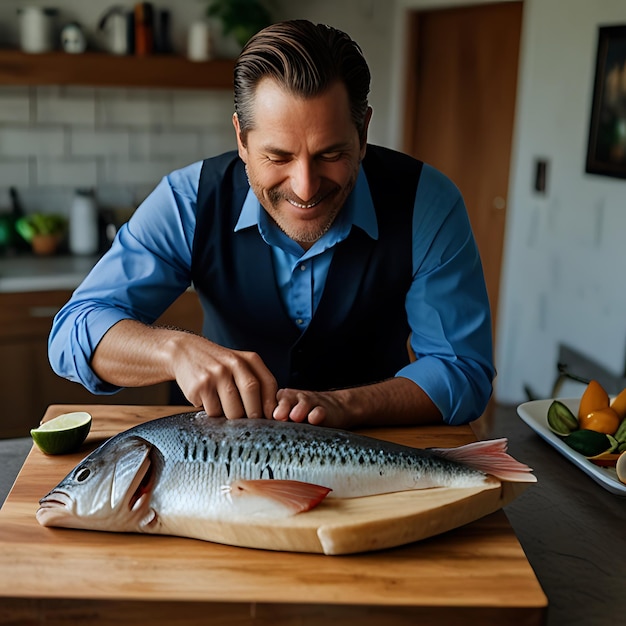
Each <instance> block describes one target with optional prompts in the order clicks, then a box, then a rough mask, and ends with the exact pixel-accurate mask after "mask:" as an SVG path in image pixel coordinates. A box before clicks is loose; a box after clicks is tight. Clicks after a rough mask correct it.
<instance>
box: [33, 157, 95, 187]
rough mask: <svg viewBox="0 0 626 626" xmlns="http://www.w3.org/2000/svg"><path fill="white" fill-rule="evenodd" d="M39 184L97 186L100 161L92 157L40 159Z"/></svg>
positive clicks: (38, 168) (38, 163) (38, 165)
mask: <svg viewBox="0 0 626 626" xmlns="http://www.w3.org/2000/svg"><path fill="white" fill-rule="evenodd" d="M37 184H38V185H61V186H68V187H94V188H95V187H97V185H98V161H97V159H96V158H95V157H93V158H91V159H40V160H38V161H37Z"/></svg>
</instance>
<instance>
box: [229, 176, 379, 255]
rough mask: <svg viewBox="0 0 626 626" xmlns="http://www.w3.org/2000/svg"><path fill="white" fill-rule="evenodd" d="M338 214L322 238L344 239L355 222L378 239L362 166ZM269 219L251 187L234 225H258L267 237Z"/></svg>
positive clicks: (372, 207)
mask: <svg viewBox="0 0 626 626" xmlns="http://www.w3.org/2000/svg"><path fill="white" fill-rule="evenodd" d="M339 215H340V217H341V219H337V220H335V223H334V224H333V225H332V227H331V228H330V230H329V231H328V233H326V235H324V237H323V238H322V239H325V238H326V237H327V236H328V235H330V236H331V237H332V238H333V239H335V240H338V239H337V238H339V239H344V238H345V237H347V235H348V233H349V232H350V228H351V227H352V226H358V227H359V228H360V229H361V230H363V231H364V232H365V233H366V234H367V235H369V236H370V237H371V238H372V239H378V221H377V220H376V211H375V209H374V202H373V201H372V195H371V193H370V188H369V184H368V182H367V177H366V176H365V172H364V171H363V167H361V168H360V169H359V174H358V176H357V179H356V184H355V185H354V189H353V190H352V192H351V193H350V195H349V196H348V198H347V200H346V203H345V204H344V206H343V209H342V210H341V213H340V214H339ZM268 222H269V220H267V214H266V213H265V211H264V210H263V209H262V207H261V203H260V202H259V201H258V199H257V197H256V196H255V195H254V192H253V191H252V188H250V189H249V190H248V194H247V195H246V199H245V201H244V203H243V207H242V208H241V213H240V214H239V219H238V220H237V224H236V225H235V232H237V231H240V230H243V229H244V228H250V227H252V226H256V227H257V228H258V229H259V232H260V233H261V235H262V236H263V238H264V239H265V240H266V241H267V238H266V236H265V234H264V232H265V231H266V229H267V225H268ZM268 243H269V242H268Z"/></svg>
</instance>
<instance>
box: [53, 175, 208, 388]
mask: <svg viewBox="0 0 626 626" xmlns="http://www.w3.org/2000/svg"><path fill="white" fill-rule="evenodd" d="M201 165H202V164H201V163H194V164H193V165H190V166H188V167H187V168H184V169H182V170H178V171H176V172H173V173H172V174H170V175H169V176H166V177H164V178H163V179H162V180H161V182H160V183H159V184H158V185H157V187H156V188H155V189H154V191H153V192H152V193H151V194H150V195H149V196H148V197H147V198H146V199H145V200H144V202H142V203H141V205H140V206H139V207H138V208H137V210H136V211H135V213H134V214H133V216H132V217H131V218H130V220H129V221H128V222H127V223H126V224H124V225H123V226H122V227H121V228H120V230H119V232H118V234H117V236H116V238H115V240H114V242H113V244H112V246H111V248H110V250H109V251H108V252H107V253H106V254H105V255H104V256H103V257H102V259H100V261H99V262H98V263H97V264H96V265H95V266H94V268H93V269H92V270H91V272H90V273H89V274H88V275H87V277H86V278H85V279H84V281H83V282H82V283H81V284H80V286H79V287H78V288H77V289H76V291H74V293H73V294H72V297H71V298H70V300H69V301H68V302H67V304H65V305H64V306H63V307H62V308H61V310H60V311H59V312H58V313H57V315H56V316H55V318H54V320H53V323H52V329H51V332H50V336H49V339H48V358H49V361H50V365H51V366H52V369H53V370H54V371H55V372H56V373H57V374H58V375H59V376H62V377H64V378H67V379H69V380H72V381H74V382H79V383H81V384H82V385H83V386H84V387H85V388H87V389H88V390H89V391H91V392H92V393H97V394H110V393H114V392H115V391H117V390H118V389H119V387H116V386H114V385H111V384H109V383H107V382H105V381H103V380H101V379H100V378H99V377H98V376H97V375H96V374H95V372H94V371H93V370H92V369H91V358H92V356H93V353H94V351H95V350H96V348H97V346H98V344H99V342H100V340H101V339H102V337H103V336H104V335H105V333H106V332H107V331H108V330H109V329H110V328H111V327H112V326H114V325H115V324H117V323H118V322H119V321H121V320H123V319H134V320H137V321H140V322H143V323H146V324H151V323H153V322H154V321H155V320H156V319H157V318H158V317H159V316H160V315H161V314H162V313H163V312H164V311H165V310H166V309H167V308H168V306H169V305H170V304H172V302H174V300H176V298H177V297H178V296H179V295H180V294H181V293H182V292H183V291H185V289H187V288H188V287H189V286H190V265H191V249H192V244H193V232H194V228H195V210H196V195H197V183H198V179H199V176H200V168H201Z"/></svg>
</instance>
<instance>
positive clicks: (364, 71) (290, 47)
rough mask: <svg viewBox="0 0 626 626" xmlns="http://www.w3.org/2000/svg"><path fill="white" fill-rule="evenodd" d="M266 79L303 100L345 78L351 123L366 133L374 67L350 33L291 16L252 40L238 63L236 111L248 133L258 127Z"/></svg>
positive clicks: (241, 126)
mask: <svg viewBox="0 0 626 626" xmlns="http://www.w3.org/2000/svg"><path fill="white" fill-rule="evenodd" d="M263 78H271V79H273V80H275V81H277V82H278V83H279V84H280V85H281V86H282V87H283V88H284V89H286V90H287V91H288V92H290V93H293V94H294V95H297V96H301V97H303V98H310V97H313V96H317V95H319V94H321V93H323V92H324V91H325V90H326V89H328V88H329V87H330V86H331V85H332V84H333V83H334V82H336V81H341V82H343V84H344V85H345V86H346V89H347V92H348V98H349V100H350V110H351V115H352V121H353V122H354V124H355V126H356V128H357V130H358V132H359V136H361V137H362V136H363V130H364V124H365V119H366V114H367V107H368V103H367V96H368V93H369V89H370V71H369V68H368V66H367V62H366V61H365V58H364V57H363V53H362V51H361V48H360V47H359V45H358V44H357V43H356V42H355V41H353V40H352V39H351V38H350V37H349V36H348V35H347V34H346V33H344V32H342V31H340V30H337V29H336V28H332V27H331V26H326V25H325V24H313V23H311V22H309V21H307V20H291V21H286V22H279V23H277V24H273V25H271V26H268V27H267V28H265V29H263V30H262V31H260V32H258V33H257V34H256V35H254V36H253V37H252V38H251V39H250V40H249V41H248V43H247V44H246V46H245V47H244V49H243V50H242V52H241V54H240V55H239V58H238V59H237V62H236V64H235V112H236V113H237V117H238V119H239V126H240V128H241V131H242V134H243V136H244V137H245V134H246V132H247V131H248V130H250V129H251V128H253V126H254V108H253V104H254V93H255V89H256V86H257V84H258V83H259V81H261V80H262V79H263Z"/></svg>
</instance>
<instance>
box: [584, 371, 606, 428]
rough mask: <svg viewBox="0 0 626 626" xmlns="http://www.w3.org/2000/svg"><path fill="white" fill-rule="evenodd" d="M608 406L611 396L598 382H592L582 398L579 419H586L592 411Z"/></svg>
mask: <svg viewBox="0 0 626 626" xmlns="http://www.w3.org/2000/svg"><path fill="white" fill-rule="evenodd" d="M608 406H609V394H608V393H607V392H606V391H605V390H604V387H602V385H601V384H600V383H599V382H598V381H597V380H591V381H589V384H588V385H587V388H586V389H585V391H584V392H583V395H582V396H581V398H580V404H579V405H578V419H579V420H580V419H582V418H583V417H586V416H587V415H589V413H591V412H592V411H597V410H598V409H606V408H608ZM581 428H582V424H581Z"/></svg>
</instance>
